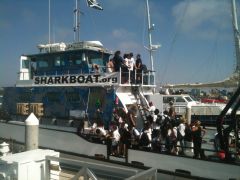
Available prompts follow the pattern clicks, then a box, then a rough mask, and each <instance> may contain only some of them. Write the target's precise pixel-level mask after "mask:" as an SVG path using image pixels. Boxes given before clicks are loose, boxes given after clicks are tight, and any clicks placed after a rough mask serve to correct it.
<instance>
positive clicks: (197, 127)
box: [192, 121, 206, 158]
mask: <svg viewBox="0 0 240 180" xmlns="http://www.w3.org/2000/svg"><path fill="white" fill-rule="evenodd" d="M202 133H203V134H202ZM205 133H206V131H205V130H204V129H202V127H201V122H200V121H196V122H195V123H194V125H193V126H192V137H193V151H194V156H193V158H199V155H200V156H201V158H204V154H203V151H202V149H201V148H202V137H203V136H204V135H205Z"/></svg>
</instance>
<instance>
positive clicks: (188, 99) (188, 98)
mask: <svg viewBox="0 0 240 180" xmlns="http://www.w3.org/2000/svg"><path fill="white" fill-rule="evenodd" d="M185 99H186V100H187V101H188V102H192V101H193V100H192V99H191V98H190V97H185Z"/></svg>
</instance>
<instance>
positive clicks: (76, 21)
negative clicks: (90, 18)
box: [73, 0, 80, 42]
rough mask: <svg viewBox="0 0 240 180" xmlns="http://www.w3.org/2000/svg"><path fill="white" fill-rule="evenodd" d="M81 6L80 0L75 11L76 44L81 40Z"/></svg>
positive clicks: (77, 0) (74, 29) (77, 1)
mask: <svg viewBox="0 0 240 180" xmlns="http://www.w3.org/2000/svg"><path fill="white" fill-rule="evenodd" d="M79 5H80V3H79V0H76V7H75V9H74V11H73V13H74V22H75V25H74V27H73V31H74V41H75V42H79V40H80V8H79Z"/></svg>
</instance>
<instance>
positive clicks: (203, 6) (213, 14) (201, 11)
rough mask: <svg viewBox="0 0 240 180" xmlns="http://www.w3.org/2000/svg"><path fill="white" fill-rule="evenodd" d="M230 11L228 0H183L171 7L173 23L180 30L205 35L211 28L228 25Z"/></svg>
mask: <svg viewBox="0 0 240 180" xmlns="http://www.w3.org/2000/svg"><path fill="white" fill-rule="evenodd" d="M230 12H231V11H230V4H229V3H228V1H219V0H198V1H196V0H195V1H189V0H184V1H181V2H180V3H178V4H177V5H176V6H175V7H173V12H172V13H173V16H174V17H175V25H176V26H177V27H180V30H181V31H182V32H184V33H189V32H192V33H195V34H201V36H207V34H208V33H209V32H210V33H213V31H212V29H217V28H226V27H227V26H229V25H230V23H229V20H230V17H231V16H230ZM216 31H217V30H216ZM200 32H201V33H200ZM204 33H205V35H203V34H204Z"/></svg>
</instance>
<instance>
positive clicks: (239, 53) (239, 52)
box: [232, 0, 240, 76]
mask: <svg viewBox="0 0 240 180" xmlns="http://www.w3.org/2000/svg"><path fill="white" fill-rule="evenodd" d="M232 17H233V19H232V24H233V32H234V41H235V50H236V62H237V64H236V69H235V72H236V73H238V74H240V33H239V29H238V20H237V8H236V2H235V0H232ZM239 76H240V75H239Z"/></svg>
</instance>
